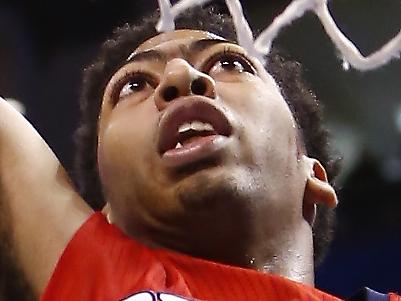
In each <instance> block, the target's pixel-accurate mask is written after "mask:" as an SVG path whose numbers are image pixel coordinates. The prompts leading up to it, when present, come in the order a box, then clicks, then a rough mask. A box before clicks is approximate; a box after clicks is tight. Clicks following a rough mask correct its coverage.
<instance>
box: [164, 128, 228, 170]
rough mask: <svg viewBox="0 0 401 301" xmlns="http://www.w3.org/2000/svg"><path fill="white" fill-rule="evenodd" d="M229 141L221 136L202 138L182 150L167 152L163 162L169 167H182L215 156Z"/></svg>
mask: <svg viewBox="0 0 401 301" xmlns="http://www.w3.org/2000/svg"><path fill="white" fill-rule="evenodd" d="M228 141H229V138H228V137H226V136H221V135H212V136H206V137H201V138H199V139H196V140H195V141H193V142H191V143H188V144H187V145H184V146H183V147H181V148H174V149H170V150H168V151H166V152H165V153H164V154H163V155H162V161H163V163H164V164H165V165H166V166H167V167H182V166H185V165H187V164H190V163H194V162H197V161H199V160H201V159H204V158H206V157H209V156H211V155H213V154H214V153H216V152H217V151H219V150H220V149H222V148H224V146H225V145H226V144H227V143H228Z"/></svg>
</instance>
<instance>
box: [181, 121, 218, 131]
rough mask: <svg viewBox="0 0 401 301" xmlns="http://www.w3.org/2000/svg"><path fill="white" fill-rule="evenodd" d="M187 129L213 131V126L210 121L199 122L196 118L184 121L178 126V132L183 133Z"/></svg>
mask: <svg viewBox="0 0 401 301" xmlns="http://www.w3.org/2000/svg"><path fill="white" fill-rule="evenodd" d="M189 130H194V131H214V128H213V126H212V125H211V124H210V123H205V122H201V121H198V120H195V121H192V122H185V123H184V124H182V125H181V126H180V127H179V128H178V132H179V133H184V132H186V131H189Z"/></svg>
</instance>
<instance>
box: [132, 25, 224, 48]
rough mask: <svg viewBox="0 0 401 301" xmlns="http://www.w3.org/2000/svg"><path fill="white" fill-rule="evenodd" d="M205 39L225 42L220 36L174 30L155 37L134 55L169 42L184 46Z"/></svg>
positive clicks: (197, 31) (142, 45) (200, 31)
mask: <svg viewBox="0 0 401 301" xmlns="http://www.w3.org/2000/svg"><path fill="white" fill-rule="evenodd" d="M203 39H214V40H223V41H224V40H225V39H224V38H222V37H220V36H218V35H215V34H213V33H210V32H207V31H202V30H191V29H181V30H174V31H169V32H164V33H161V34H159V35H157V36H154V37H152V38H150V39H148V40H146V41H145V42H143V43H142V44H141V45H139V46H138V48H136V49H135V51H134V52H133V53H132V54H136V53H139V52H144V51H148V50H150V49H153V48H155V47H157V46H159V45H161V44H163V43H167V42H172V41H177V42H178V41H179V42H180V43H181V44H183V43H191V42H192V41H196V40H203Z"/></svg>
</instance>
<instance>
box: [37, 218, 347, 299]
mask: <svg viewBox="0 0 401 301" xmlns="http://www.w3.org/2000/svg"><path fill="white" fill-rule="evenodd" d="M174 296H179V297H174ZM50 300H51V301H54V300H58V301H61V300H74V301H79V300H85V301H86V300H91V301H95V300H96V301H97V300H99V301H100V300H104V301H114V300H115V301H117V300H127V301H128V300H129V301H134V300H153V301H154V300H162V301H170V300H171V301H172V300H209V301H219V300H221V301H223V300H224V301H227V300H230V301H235V300H238V301H244V300H269V301H276V300H277V301H278V300H280V301H283V300H297V301H315V300H316V301H317V300H319V301H334V300H340V299H337V298H335V297H333V296H330V295H328V294H326V293H323V292H321V291H319V290H317V289H315V288H313V287H309V286H306V285H303V284H301V283H298V282H294V281H291V280H288V279H286V278H283V277H280V276H276V275H271V274H265V273H260V272H257V271H254V270H250V269H243V268H239V267H233V266H228V265H223V264H219V263H215V262H211V261H207V260H202V259H198V258H192V257H189V256H186V255H183V254H179V253H175V252H172V251H167V250H162V249H151V248H148V247H146V246H144V245H142V244H140V243H138V242H136V241H134V240H133V239H131V238H129V237H127V236H125V235H124V234H123V233H122V232H121V231H120V230H119V229H118V228H117V227H115V226H113V225H110V224H108V223H107V221H106V219H105V218H104V217H103V215H102V214H101V213H95V214H93V215H92V216H91V217H90V218H89V219H88V221H86V222H85V223H84V224H83V225H82V227H81V228H80V229H79V230H78V231H77V233H76V234H75V235H74V237H73V238H72V240H71V241H70V242H69V244H68V245H67V247H66V249H65V250H64V253H63V255H62V256H61V258H60V259H59V262H58V264H57V266H56V269H55V270H54V273H53V275H52V277H51V279H50V282H49V284H48V286H47V288H46V290H45V292H44V294H43V295H42V297H41V301H50Z"/></svg>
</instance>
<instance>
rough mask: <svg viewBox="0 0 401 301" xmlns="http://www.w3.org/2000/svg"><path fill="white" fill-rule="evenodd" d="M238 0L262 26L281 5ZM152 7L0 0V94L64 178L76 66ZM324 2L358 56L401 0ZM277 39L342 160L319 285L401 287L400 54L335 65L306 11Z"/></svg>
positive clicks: (377, 42) (376, 43) (379, 40)
mask: <svg viewBox="0 0 401 301" xmlns="http://www.w3.org/2000/svg"><path fill="white" fill-rule="evenodd" d="M242 2H243V5H244V10H245V12H246V15H247V17H248V19H249V20H250V23H251V25H252V27H253V28H254V29H257V28H259V29H260V28H262V29H263V28H264V27H265V26H267V25H268V24H269V23H270V21H271V20H272V18H273V17H274V16H275V15H277V14H278V13H279V12H281V11H282V10H283V9H284V8H285V6H286V5H287V4H288V3H289V2H290V1H288V0H287V1H267V0H266V1H263V2H265V3H264V4H263V5H262V4H260V1H255V0H252V1H242ZM155 8H156V0H152V1H145V0H130V1H128V0H119V1H111V0H81V1H50V0H49V1H11V0H10V1H4V0H1V1H0V95H2V96H3V97H6V98H13V99H17V100H19V101H20V102H22V103H23V104H24V106H25V107H26V116H27V118H28V119H29V120H30V121H31V122H32V123H33V124H34V126H35V127H36V128H37V129H38V131H39V132H40V133H41V134H42V136H43V137H44V138H45V139H46V141H47V142H48V143H49V145H50V146H51V147H52V149H53V150H54V151H55V153H56V154H57V155H58V157H59V158H60V160H61V161H62V162H63V164H64V165H65V166H66V168H67V169H68V170H69V171H70V173H71V174H72V176H74V173H73V170H72V169H71V167H72V157H73V144H72V132H73V130H74V128H75V126H76V125H77V119H78V101H77V96H78V91H79V86H80V79H81V73H82V70H83V68H84V66H85V65H88V64H89V63H90V62H91V60H92V58H93V57H94V55H95V54H96V50H97V49H98V47H99V45H100V44H101V42H102V41H103V40H104V39H105V38H106V37H107V36H109V34H110V32H111V31H112V29H113V28H114V27H116V26H119V25H122V24H124V23H125V22H137V21H138V19H139V18H140V16H141V15H143V13H145V12H148V11H151V10H153V9H155ZM330 9H331V11H332V14H333V15H334V17H335V19H336V21H337V23H338V25H339V26H340V28H341V29H342V30H343V31H344V32H345V33H346V35H347V36H348V37H349V38H351V39H352V40H353V41H354V42H355V43H356V45H357V46H358V47H359V48H360V50H361V51H362V52H363V53H364V54H365V55H367V54H370V53H371V52H373V51H375V50H377V49H378V48H379V47H381V46H382V45H383V44H384V43H385V42H387V41H388V40H389V39H391V38H392V37H393V36H395V35H396V34H397V33H398V32H399V30H400V29H401V1H399V0H380V1H378V0H352V1H351V0H335V1H332V2H331V5H330ZM277 44H280V45H282V46H284V47H286V49H287V50H288V52H289V53H290V54H291V55H293V56H294V57H295V58H296V59H298V60H299V61H301V62H302V63H303V64H304V66H305V68H306V76H307V78H308V80H309V82H310V84H311V86H312V87H313V89H314V90H315V91H316V93H317V95H318V97H319V98H320V100H321V102H322V103H323V104H324V106H325V109H326V110H325V113H326V117H327V124H328V126H329V128H330V129H331V132H332V136H333V143H332V144H333V147H334V148H335V149H337V150H338V152H339V153H340V154H342V156H343V158H344V159H343V164H344V172H343V174H342V176H341V178H340V187H341V190H340V201H341V203H340V205H339V207H338V211H337V212H338V227H337V234H336V239H335V241H334V244H333V246H332V248H331V251H330V253H329V255H328V257H327V260H326V261H325V263H324V264H323V265H322V266H321V267H320V268H319V269H318V270H317V279H316V284H317V287H319V288H321V289H323V290H325V291H328V292H330V293H333V294H335V295H337V296H342V297H345V296H349V295H351V294H352V293H353V292H355V291H356V290H358V289H359V288H361V287H363V286H369V287H371V288H374V289H376V290H378V291H382V292H388V291H398V292H401V254H400V253H401V60H400V61H393V62H392V63H390V64H388V65H387V66H385V67H382V68H380V69H378V70H374V71H370V72H366V73H361V72H358V71H355V70H349V71H344V70H343V69H342V68H341V61H340V60H339V59H338V56H337V51H336V50H335V49H334V47H333V45H332V44H331V42H330V40H329V39H328V37H327V36H326V35H325V33H324V31H323V29H322V26H321V25H320V23H319V21H318V19H317V18H316V17H315V16H314V15H312V14H308V15H306V16H305V17H303V18H302V19H301V20H299V21H296V22H295V23H294V24H293V25H292V26H291V27H289V28H287V29H286V30H285V31H284V32H283V33H282V34H281V35H280V37H279V39H278V40H277Z"/></svg>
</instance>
